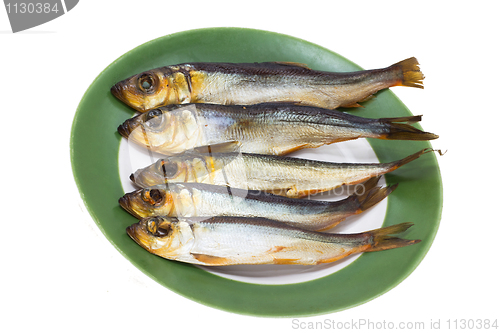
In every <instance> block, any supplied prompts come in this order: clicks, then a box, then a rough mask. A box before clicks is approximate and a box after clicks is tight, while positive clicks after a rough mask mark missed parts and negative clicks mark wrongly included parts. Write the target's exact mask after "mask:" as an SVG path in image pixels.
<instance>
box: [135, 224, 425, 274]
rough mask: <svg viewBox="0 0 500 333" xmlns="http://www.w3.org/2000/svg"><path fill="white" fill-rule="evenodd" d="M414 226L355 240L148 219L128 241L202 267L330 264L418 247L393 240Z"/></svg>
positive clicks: (268, 227)
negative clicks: (369, 253) (369, 254)
mask: <svg viewBox="0 0 500 333" xmlns="http://www.w3.org/2000/svg"><path fill="white" fill-rule="evenodd" d="M412 225H413V224H412V223H410V222H406V223H401V224H396V225H392V226H388V227H385V228H380V229H376V230H371V231H367V232H362V233H357V234H330V233H321V232H315V231H309V230H303V229H300V228H296V227H292V226H288V225H286V224H284V223H281V222H277V221H272V220H268V219H262V218H248V217H213V218H209V219H199V218H198V219H197V218H172V217H165V216H157V217H147V218H144V219H142V220H140V221H139V222H138V223H135V224H133V225H131V226H129V227H128V228H127V229H126V230H127V233H128V235H129V236H130V237H131V238H132V239H133V240H134V241H135V242H136V243H137V244H139V245H140V246H142V247H143V248H144V249H146V250H147V251H148V252H150V253H153V254H156V255H158V256H160V257H163V258H166V259H170V260H177V261H182V262H186V263H191V264H197V265H205V266H226V265H243V264H247V265H256V264H295V265H316V264H321V263H329V262H333V261H336V260H339V259H342V258H345V257H347V256H349V255H352V254H355V253H360V252H375V251H382V250H388V249H395V248H399V247H403V246H408V245H412V244H416V243H418V242H419V241H420V240H407V239H401V238H398V237H394V236H391V235H396V234H399V233H402V232H404V231H406V230H407V229H408V228H410V227H411V226H412Z"/></svg>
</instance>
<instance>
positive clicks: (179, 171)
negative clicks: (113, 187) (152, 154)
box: [130, 156, 187, 187]
mask: <svg viewBox="0 0 500 333" xmlns="http://www.w3.org/2000/svg"><path fill="white" fill-rule="evenodd" d="M186 172H187V167H186V164H185V162H184V161H183V159H182V158H179V157H177V156H172V157H168V158H164V159H159V160H158V161H156V162H155V163H153V164H151V165H149V166H147V167H145V168H142V169H139V170H137V171H136V172H134V173H133V174H131V175H130V179H131V180H132V181H133V182H134V183H135V184H136V185H138V186H141V187H149V186H154V185H158V184H166V183H168V182H176V183H180V182H184V181H185V180H186Z"/></svg>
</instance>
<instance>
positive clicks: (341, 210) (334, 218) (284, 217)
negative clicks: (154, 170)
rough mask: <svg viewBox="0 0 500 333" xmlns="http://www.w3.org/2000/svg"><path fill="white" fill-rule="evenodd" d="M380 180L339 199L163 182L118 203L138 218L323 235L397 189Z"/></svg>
mask: <svg viewBox="0 0 500 333" xmlns="http://www.w3.org/2000/svg"><path fill="white" fill-rule="evenodd" d="M378 180H379V177H374V178H372V179H370V180H368V181H367V182H366V183H365V184H363V185H358V186H357V187H356V189H355V192H354V194H352V195H350V196H349V197H347V198H346V199H342V200H338V201H319V200H309V199H293V198H286V197H283V196H277V195H273V194H269V193H265V192H261V191H253V190H242V189H237V188H228V187H225V186H216V185H207V184H201V183H168V184H166V185H157V186H154V187H148V188H145V189H140V190H136V191H134V192H130V193H127V194H125V195H124V196H122V197H121V198H120V199H119V200H118V202H119V203H120V206H122V207H123V208H124V209H125V210H126V211H127V212H129V213H130V214H132V215H133V216H135V217H137V218H139V219H140V218H143V217H148V216H169V217H212V216H242V217H263V218H268V219H271V220H275V221H281V222H283V223H286V224H288V225H292V226H296V227H300V228H302V229H307V230H314V231H323V230H327V229H331V228H333V227H335V226H336V225H338V224H339V223H340V222H341V221H343V220H345V219H346V218H347V217H349V216H351V215H355V214H359V213H361V212H363V211H365V210H367V209H368V208H370V207H372V206H374V205H376V204H377V203H379V202H380V201H382V200H383V199H385V198H386V197H387V196H388V195H389V194H390V193H391V192H392V191H393V190H394V189H395V188H396V186H397V185H393V186H390V187H381V186H376V185H377V182H378Z"/></svg>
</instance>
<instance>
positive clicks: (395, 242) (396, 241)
mask: <svg viewBox="0 0 500 333" xmlns="http://www.w3.org/2000/svg"><path fill="white" fill-rule="evenodd" d="M412 225H413V223H411V222H405V223H400V224H396V225H392V226H389V227H385V228H380V229H376V230H372V231H368V232H366V234H368V235H369V236H371V242H370V245H369V247H368V248H367V249H365V250H364V252H376V251H383V250H389V249H395V248H398V247H403V246H408V245H412V244H416V243H419V242H420V239H411V240H410V239H402V238H398V237H394V236H390V235H395V234H400V233H402V232H404V231H406V230H408V228H410V227H411V226H412Z"/></svg>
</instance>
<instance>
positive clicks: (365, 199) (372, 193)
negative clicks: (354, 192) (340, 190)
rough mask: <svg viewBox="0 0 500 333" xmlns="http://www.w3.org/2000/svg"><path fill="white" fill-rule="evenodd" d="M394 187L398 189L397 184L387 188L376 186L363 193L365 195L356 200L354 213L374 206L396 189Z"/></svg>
mask: <svg viewBox="0 0 500 333" xmlns="http://www.w3.org/2000/svg"><path fill="white" fill-rule="evenodd" d="M396 187H398V184H394V185H392V186H389V187H382V186H378V187H375V188H372V189H371V190H368V191H365V193H363V194H362V195H360V196H358V197H357V198H356V199H357V204H358V209H357V211H356V213H357V214H359V213H361V212H364V211H365V210H367V209H369V208H371V207H373V206H375V205H376V204H378V203H379V202H380V201H382V200H384V199H385V198H386V197H387V196H388V195H389V194H391V193H392V192H393V191H394V190H395V189H396Z"/></svg>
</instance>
